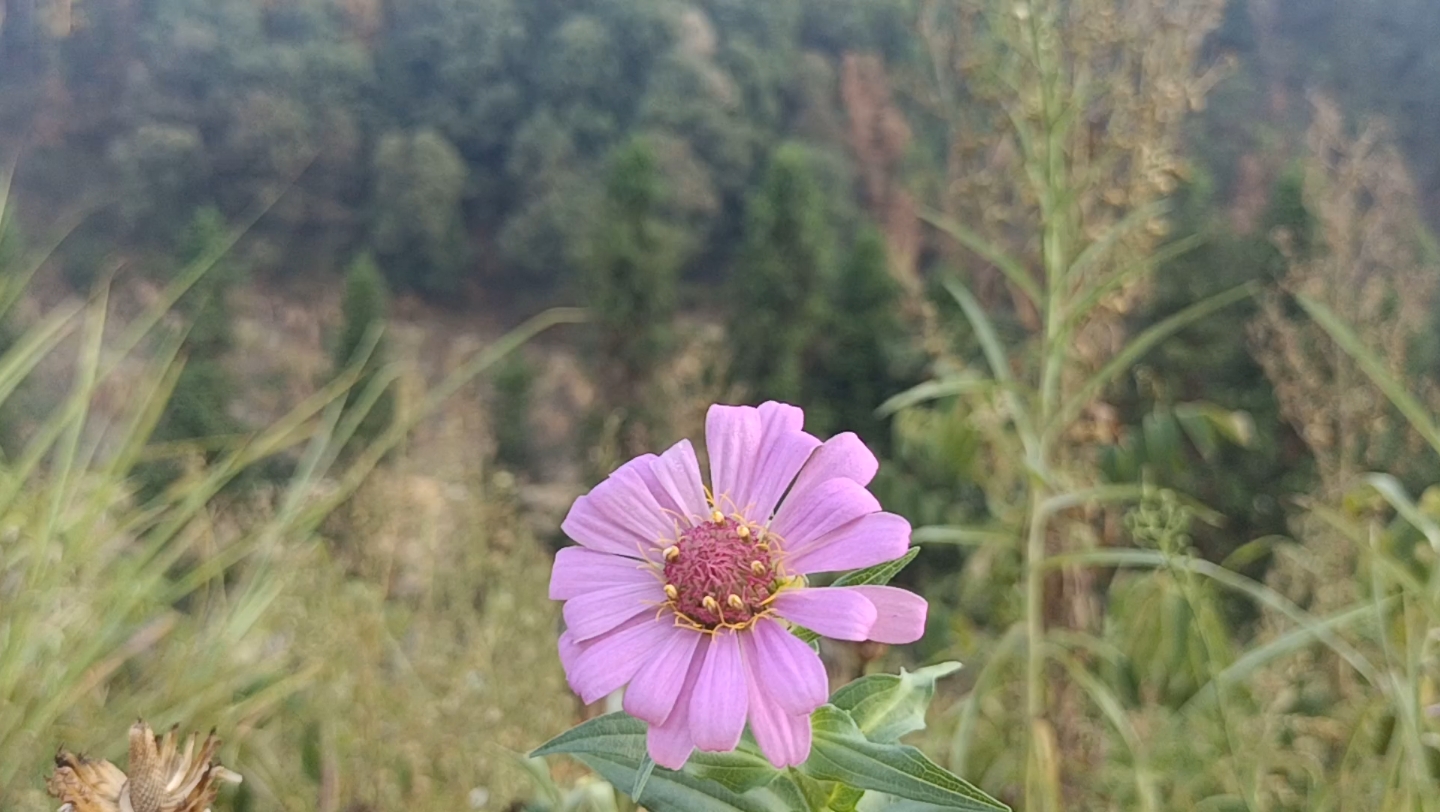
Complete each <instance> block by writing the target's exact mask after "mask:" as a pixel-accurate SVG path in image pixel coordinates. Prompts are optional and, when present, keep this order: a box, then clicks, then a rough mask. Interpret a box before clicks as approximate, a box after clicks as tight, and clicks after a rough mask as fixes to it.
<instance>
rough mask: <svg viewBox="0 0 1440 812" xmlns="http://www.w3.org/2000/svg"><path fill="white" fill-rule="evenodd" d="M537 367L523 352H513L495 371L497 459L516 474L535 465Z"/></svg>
mask: <svg viewBox="0 0 1440 812" xmlns="http://www.w3.org/2000/svg"><path fill="white" fill-rule="evenodd" d="M534 386H535V368H534V367H533V366H532V365H531V364H530V362H529V361H528V360H526V358H525V355H524V353H521V352H518V351H517V352H513V353H511V354H510V355H509V356H508V357H506V359H505V360H504V361H503V362H502V363H501V364H500V366H499V368H498V369H496V370H495V396H494V401H493V403H494V405H493V407H492V409H491V418H492V421H493V423H494V426H495V460H496V461H497V462H499V463H500V464H501V465H503V466H505V467H506V468H509V469H510V470H512V471H515V472H517V473H528V472H530V471H531V470H532V468H533V466H534V464H535V448H534V438H533V435H532V434H531V432H530V410H531V406H532V403H531V393H532V390H533V389H534Z"/></svg>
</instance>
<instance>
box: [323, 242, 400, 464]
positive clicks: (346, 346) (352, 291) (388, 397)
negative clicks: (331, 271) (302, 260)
mask: <svg viewBox="0 0 1440 812" xmlns="http://www.w3.org/2000/svg"><path fill="white" fill-rule="evenodd" d="M389 299H390V293H389V291H388V290H387V288H386V286H385V277H384V275H383V274H381V272H380V267H379V266H378V265H376V264H375V260H374V259H373V258H372V257H371V256H370V255H369V254H360V255H359V256H357V257H355V258H354V259H353V260H351V262H350V265H349V267H348V268H347V270H346V272H345V294H344V299H343V300H342V302H341V308H340V309H341V314H342V318H343V321H342V323H341V327H340V335H339V336H338V337H337V340H336V342H335V346H334V348H333V350H332V355H331V360H332V363H333V365H334V369H335V371H336V373H337V374H338V373H339V372H340V371H341V370H343V369H345V368H346V367H348V366H349V365H350V364H351V363H353V362H354V361H355V360H356V354H357V353H359V352H361V351H362V350H363V348H364V346H365V344H366V341H367V339H368V338H369V337H370V332H371V330H374V329H378V328H379V327H383V325H384V323H385V318H386V314H387V312H388V310H389ZM385 356H386V348H385V343H384V340H383V338H382V339H381V340H380V341H379V342H378V343H376V344H375V346H374V348H373V349H372V350H371V352H370V354H369V355H368V356H367V357H366V359H365V362H364V365H363V366H362V368H361V370H360V376H359V377H358V378H357V379H356V381H355V385H354V386H353V387H351V389H350V393H349V395H348V396H347V399H346V407H347V408H350V407H353V406H355V404H356V403H357V401H359V400H360V399H361V398H363V397H364V394H365V391H366V390H367V389H368V388H369V387H370V386H371V384H372V383H373V382H374V381H375V377H376V375H378V374H379V371H380V368H381V367H382V366H384V364H385V361H386V358H385ZM394 416H395V395H394V391H393V390H391V389H388V388H387V389H386V391H385V392H384V394H382V395H381V396H380V398H379V399H378V400H376V401H375V403H374V405H373V406H371V407H370V410H369V411H368V412H366V413H365V416H364V417H363V418H361V420H360V425H359V427H358V428H357V429H356V432H355V435H354V437H353V438H351V444H352V446H353V445H355V444H358V443H363V442H367V441H370V440H373V439H375V438H376V437H377V436H379V435H380V433H381V432H383V431H385V429H387V428H389V426H390V422H391V421H392V420H393V419H394Z"/></svg>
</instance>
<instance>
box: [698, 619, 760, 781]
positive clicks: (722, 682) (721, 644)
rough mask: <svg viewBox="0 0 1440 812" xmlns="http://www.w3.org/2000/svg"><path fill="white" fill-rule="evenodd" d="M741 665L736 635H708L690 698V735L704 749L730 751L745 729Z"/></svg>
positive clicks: (724, 632) (743, 676)
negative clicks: (708, 640)
mask: <svg viewBox="0 0 1440 812" xmlns="http://www.w3.org/2000/svg"><path fill="white" fill-rule="evenodd" d="M745 709H746V693H745V664H744V662H743V661H742V660H741V658H740V640H739V635H738V634H737V633H735V632H733V631H728V630H721V631H717V632H715V634H714V635H712V636H711V637H710V650H709V651H707V652H706V653H705V662H704V664H703V665H701V667H700V675H699V676H698V677H697V678H696V680H695V691H694V694H693V695H692V696H691V697H690V735H691V737H693V738H694V739H695V746H696V747H698V748H700V749H701V750H705V751H708V752H712V753H715V752H723V751H727V750H734V749H735V745H737V744H739V743H740V734H741V733H743V732H744V730H745Z"/></svg>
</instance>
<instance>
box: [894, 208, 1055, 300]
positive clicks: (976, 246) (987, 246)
mask: <svg viewBox="0 0 1440 812" xmlns="http://www.w3.org/2000/svg"><path fill="white" fill-rule="evenodd" d="M920 217H921V219H923V220H924V221H925V222H927V223H929V224H930V225H932V226H935V227H936V228H938V229H940V230H941V231H943V232H945V233H946V234H949V235H950V236H951V237H953V238H955V241H956V242H958V243H960V244H961V245H963V246H965V247H966V248H967V249H969V250H971V251H973V252H975V253H976V254H978V255H980V257H981V258H982V259H984V260H985V261H987V262H990V263H993V264H994V265H995V267H996V268H999V269H1000V272H1001V273H1003V274H1005V278H1006V279H1009V280H1010V282H1011V283H1012V284H1014V285H1015V287H1017V288H1019V289H1020V291H1021V292H1022V293H1024V294H1025V295H1026V296H1028V297H1029V298H1030V301H1031V302H1033V303H1034V304H1035V306H1036V307H1040V306H1041V303H1043V302H1044V301H1045V299H1044V296H1043V295H1042V294H1041V291H1040V284H1039V283H1038V282H1036V281H1035V277H1033V276H1031V275H1030V272H1029V271H1028V270H1026V269H1025V266H1024V265H1023V264H1021V262H1020V261H1019V260H1018V259H1016V258H1015V257H1013V256H1011V255H1010V254H1008V253H1006V252H1005V251H1003V250H1002V249H1001V248H1000V247H999V246H997V245H995V244H994V243H991V242H989V241H987V240H986V239H985V238H984V237H981V236H980V234H979V233H977V232H975V231H971V230H970V229H968V228H966V227H965V226H962V225H960V224H959V223H957V222H955V221H954V220H951V219H950V218H948V217H946V216H945V215H943V214H941V213H939V212H937V211H931V210H926V211H923V212H921V213H920Z"/></svg>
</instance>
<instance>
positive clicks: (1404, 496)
mask: <svg viewBox="0 0 1440 812" xmlns="http://www.w3.org/2000/svg"><path fill="white" fill-rule="evenodd" d="M1365 481H1366V482H1367V483H1369V484H1370V487H1372V488H1374V489H1375V490H1376V491H1377V492H1379V494H1380V495H1381V496H1383V497H1385V501H1387V502H1389V503H1390V506H1391V507H1393V508H1395V512H1396V513H1399V514H1400V515H1401V517H1403V518H1404V519H1405V521H1407V522H1409V523H1410V524H1411V526H1412V527H1414V528H1415V529H1416V530H1419V531H1420V532H1421V533H1424V534H1425V540H1426V541H1428V542H1430V546H1431V547H1432V548H1434V550H1435V552H1437V553H1440V525H1437V524H1436V523H1435V520H1434V519H1431V518H1430V517H1429V516H1426V515H1425V514H1424V512H1422V511H1421V510H1420V507H1419V506H1418V505H1416V504H1415V502H1414V501H1413V500H1411V498H1410V494H1408V493H1406V492H1405V486H1404V485H1402V484H1400V480H1398V479H1396V478H1395V477H1393V476H1391V475H1389V474H1366V475H1365Z"/></svg>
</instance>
